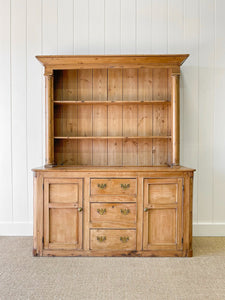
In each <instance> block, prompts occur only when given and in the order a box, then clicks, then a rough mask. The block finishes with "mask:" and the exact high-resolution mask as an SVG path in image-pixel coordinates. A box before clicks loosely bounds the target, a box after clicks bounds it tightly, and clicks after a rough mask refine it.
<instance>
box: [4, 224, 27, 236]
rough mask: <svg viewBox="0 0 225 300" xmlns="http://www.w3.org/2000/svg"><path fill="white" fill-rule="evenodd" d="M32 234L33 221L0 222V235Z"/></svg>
mask: <svg viewBox="0 0 225 300" xmlns="http://www.w3.org/2000/svg"><path fill="white" fill-rule="evenodd" d="M1 235H2V236H32V235H33V223H28V222H27V223H25V222H16V223H9V222H0V236H1Z"/></svg>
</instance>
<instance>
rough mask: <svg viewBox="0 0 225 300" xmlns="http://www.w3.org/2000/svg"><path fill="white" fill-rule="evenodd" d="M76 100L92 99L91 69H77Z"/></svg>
mask: <svg viewBox="0 0 225 300" xmlns="http://www.w3.org/2000/svg"><path fill="white" fill-rule="evenodd" d="M78 100H79V101H91V100H92V70H78Z"/></svg>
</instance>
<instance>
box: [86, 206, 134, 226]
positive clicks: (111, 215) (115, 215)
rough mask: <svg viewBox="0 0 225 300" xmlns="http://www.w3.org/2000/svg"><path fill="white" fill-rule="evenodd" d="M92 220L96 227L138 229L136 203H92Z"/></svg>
mask: <svg viewBox="0 0 225 300" xmlns="http://www.w3.org/2000/svg"><path fill="white" fill-rule="evenodd" d="M90 219H91V223H92V225H94V227H103V226H104V227H106V226H107V227H108V226H110V224H112V226H113V227H126V226H129V227H136V203H126V204H125V203H91V218H90ZM107 224H109V225H107Z"/></svg>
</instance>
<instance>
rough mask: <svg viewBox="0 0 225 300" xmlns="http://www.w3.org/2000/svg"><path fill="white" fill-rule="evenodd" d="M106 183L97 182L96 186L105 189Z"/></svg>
mask: <svg viewBox="0 0 225 300" xmlns="http://www.w3.org/2000/svg"><path fill="white" fill-rule="evenodd" d="M106 186H107V185H106V183H99V184H98V187H99V188H100V189H105V188H106Z"/></svg>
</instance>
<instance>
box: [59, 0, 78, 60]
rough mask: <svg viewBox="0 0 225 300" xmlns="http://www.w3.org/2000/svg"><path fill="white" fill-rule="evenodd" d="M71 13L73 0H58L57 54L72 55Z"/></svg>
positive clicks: (72, 16) (72, 20)
mask: <svg viewBox="0 0 225 300" xmlns="http://www.w3.org/2000/svg"><path fill="white" fill-rule="evenodd" d="M73 13H74V3H73V0H58V28H57V31H58V54H62V55H63V54H64V55H69V54H73V53H74V41H73V39H74V33H73V30H74V28H73V26H74V24H73V22H74V15H73Z"/></svg>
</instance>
